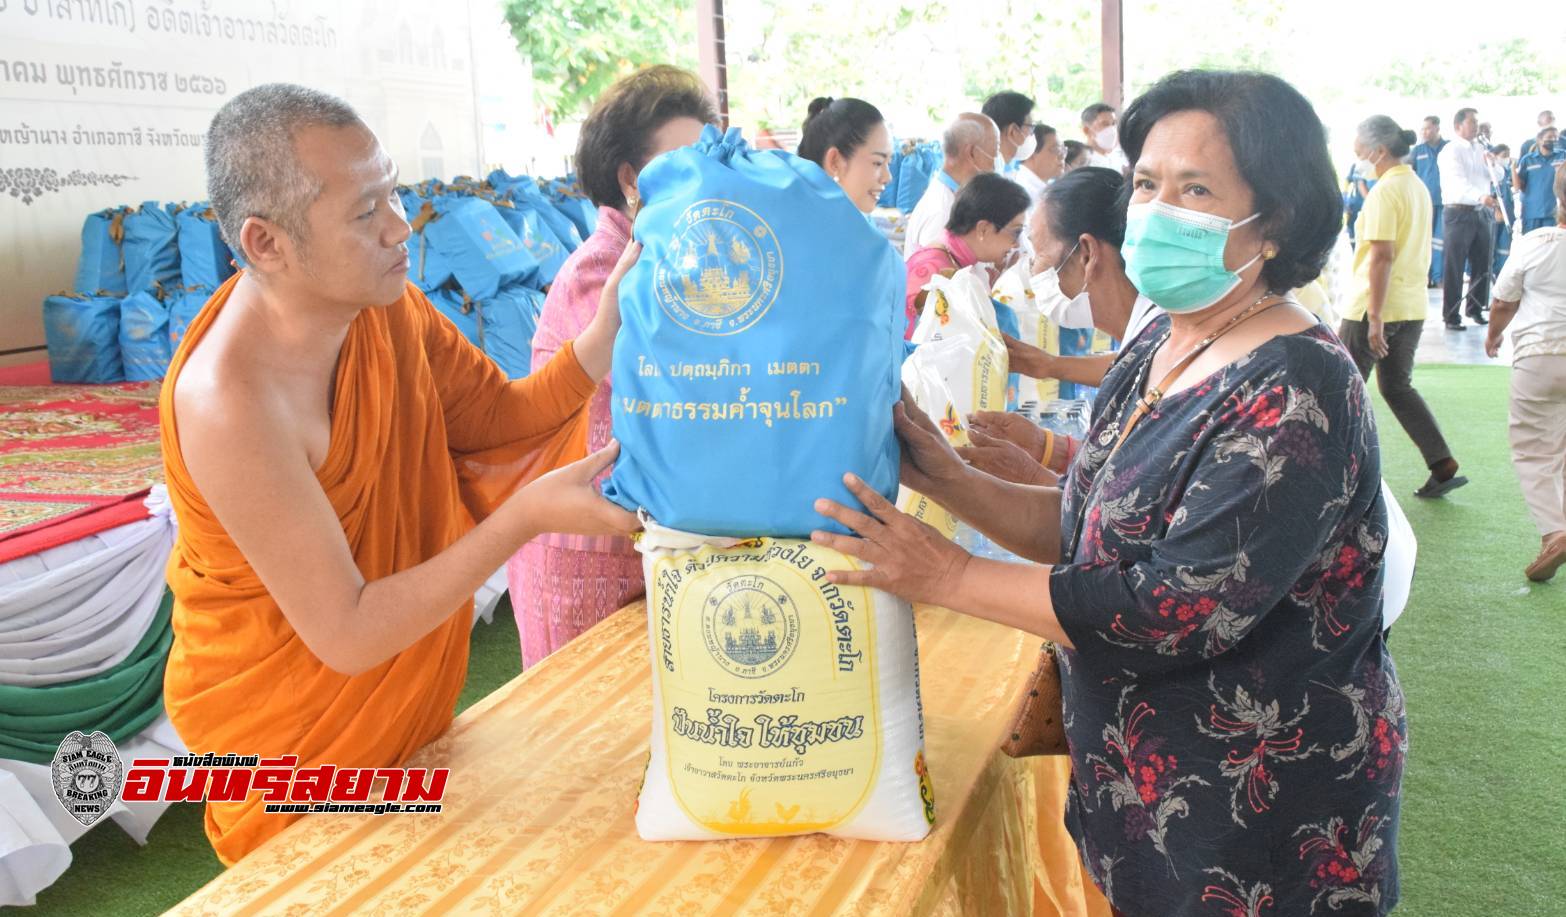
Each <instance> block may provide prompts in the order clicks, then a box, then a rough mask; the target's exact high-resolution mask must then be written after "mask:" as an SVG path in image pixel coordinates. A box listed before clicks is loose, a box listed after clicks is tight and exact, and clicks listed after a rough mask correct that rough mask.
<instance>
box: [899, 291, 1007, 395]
mask: <svg viewBox="0 0 1566 917" xmlns="http://www.w3.org/2000/svg"><path fill="white" fill-rule="evenodd" d="M925 289H927V290H929V291H930V296H929V298H928V299H927V300H926V301H925V308H924V312H923V313H922V314H921V315H920V316H919V324H917V325H916V326H914V333H913V342H914V343H915V344H918V345H921V346H922V345H925V344H929V343H932V342H935V341H943V340H948V339H952V338H965V339H967V341H968V346H967V348H966V349H965V351H964V354H965V355H964V356H963V357H962V358H961V359H943V360H941V361H939V363H938V365H937V369H938V370H939V372H940V375H941V380H942V381H943V382H945V383H946V388H947V390H948V391H949V392H951V395H952V400H953V401H954V403H955V404H956V406H957V412H958V414H959V415H960V416H962V417H967V416H968V415H969V414H972V413H973V412H974V411H1004V410H1006V374H1007V373H1008V372H1009V371H1010V370H1009V369H1008V368H1007V362H1008V361H1007V358H1006V343H1005V342H1004V341H1002V340H1001V336H1000V326H999V325H997V324H996V322H995V305H994V304H993V303H991V302H990V287H989V284H988V282H986V280H985V279H984V278H983V277H982V276H981V275H980V274H979V273H978V272H977V269H976V268H972V267H965V268H963V269H962V270H960V271H958V272H957V273H956V274H953V275H952V276H951V277H943V276H941V275H940V274H936V275H935V276H933V277H931V278H930V282H929V283H928V284H927V285H926V286H925Z"/></svg>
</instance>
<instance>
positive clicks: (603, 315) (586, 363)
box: [574, 242, 642, 382]
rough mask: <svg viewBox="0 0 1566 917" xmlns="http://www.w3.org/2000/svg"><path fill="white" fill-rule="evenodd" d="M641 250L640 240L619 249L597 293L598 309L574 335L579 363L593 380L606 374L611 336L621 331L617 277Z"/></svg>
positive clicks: (611, 360) (634, 259) (610, 349)
mask: <svg viewBox="0 0 1566 917" xmlns="http://www.w3.org/2000/svg"><path fill="white" fill-rule="evenodd" d="M641 254H642V243H640V242H632V243H631V244H630V245H627V246H626V247H625V251H623V252H621V253H620V260H619V261H618V262H616V263H615V266H614V270H613V271H611V272H610V273H609V279H608V280H606V281H604V288H603V290H602V291H601V292H600V293H599V294H598V311H597V312H595V313H593V320H592V321H590V322H588V323H587V327H586V328H584V329H583V330H582V333H581V334H579V335H577V338H576V343H575V345H574V347H575V350H576V361H577V362H578V363H580V364H582V371H583V372H585V373H587V375H588V377H589V378H591V379H592V380H593V381H595V382H597V381H601V380H602V379H603V378H604V377H605V376H607V375H609V366H610V364H611V363H612V362H613V361H614V338H615V335H617V334H619V333H620V280H621V279H622V278H624V277H625V274H626V272H627V271H629V270H630V269H631V266H632V265H634V264H635V263H636V259H637V258H639V257H641Z"/></svg>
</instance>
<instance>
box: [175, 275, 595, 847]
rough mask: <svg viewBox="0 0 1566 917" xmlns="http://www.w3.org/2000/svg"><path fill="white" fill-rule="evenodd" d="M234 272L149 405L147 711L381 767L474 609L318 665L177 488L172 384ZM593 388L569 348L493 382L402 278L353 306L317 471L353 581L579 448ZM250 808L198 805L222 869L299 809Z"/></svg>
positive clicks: (219, 741) (452, 532)
mask: <svg viewBox="0 0 1566 917" xmlns="http://www.w3.org/2000/svg"><path fill="white" fill-rule="evenodd" d="M237 280H238V277H235V278H234V279H232V280H230V281H229V282H228V283H227V284H225V285H224V286H223V287H222V288H221V289H219V290H218V291H217V293H215V294H214V295H213V297H212V300H211V301H210V302H209V303H208V304H207V306H206V308H205V309H203V310H202V311H201V314H200V315H199V316H198V317H197V318H196V320H195V321H193V322H192V323H191V324H190V327H189V329H188V331H187V332H186V335H185V339H184V341H183V342H182V343H181V345H180V347H179V350H178V352H177V353H176V354H175V355H174V359H173V361H172V363H171V364H170V366H169V371H168V379H167V382H166V383H165V385H164V386H163V397H162V400H161V402H160V404H159V412H160V417H161V422H162V435H163V457H164V468H165V472H166V474H167V480H168V488H169V497H170V499H171V501H172V502H173V505H174V511H175V514H176V516H177V518H178V521H179V534H178V540H177V542H176V544H175V546H174V553H173V556H172V557H171V558H170V560H169V566H168V582H169V586H170V588H171V589H172V590H173V593H174V645H173V648H172V649H171V650H170V653H169V662H168V668H167V673H166V675H165V676H164V703H165V705H166V706H167V709H168V713H169V717H170V719H171V720H172V721H173V723H174V727H175V729H177V730H178V732H179V735H180V738H181V739H183V740H184V741H185V744H186V745H187V746H188V747H189V748H190V750H191V751H192V752H193V753H195V754H203V753H205V752H212V753H214V754H226V753H230V752H231V753H234V754H246V755H249V754H255V755H261V756H262V757H268V756H278V755H290V754H291V755H298V756H299V766H300V767H311V766H316V765H321V764H335V765H339V766H354V767H389V766H395V765H397V764H399V763H400V762H402V761H404V760H405V759H406V758H407V757H408V756H409V755H410V754H411V753H412V752H413V751H414V750H416V749H418V748H419V747H420V746H422V745H424V744H425V743H426V742H428V741H430V740H431V739H433V738H434V737H436V736H438V735H439V734H441V733H442V732H443V731H445V729H446V728H447V726H448V725H449V724H450V722H451V719H452V715H453V711H454V709H455V705H456V701H457V694H458V692H459V691H461V689H462V684H463V681H464V680H465V678H466V676H467V669H468V636H469V631H470V628H471V626H472V620H473V602H472V600H471V599H469V600H467V601H465V602H463V603H462V605H461V606H460V607H457V608H453V609H452V610H451V616H450V617H449V618H447V619H446V621H445V622H444V623H442V624H440V625H439V626H438V627H436V628H435V629H434V630H433V631H431V632H430V633H428V634H426V635H425V636H424V637H423V638H421V639H420V640H419V641H418V642H416V643H414V644H413V645H412V646H410V647H408V648H407V649H405V650H403V651H402V652H401V653H399V654H397V655H396V656H394V657H393V658H391V659H389V660H387V661H386V662H384V663H382V664H380V665H378V666H376V667H375V668H373V669H371V670H369V671H367V672H364V673H362V674H360V675H355V676H347V675H343V674H341V673H338V672H335V671H333V670H332V669H330V668H328V667H327V666H326V665H325V664H323V663H322V662H321V661H320V660H319V659H318V658H316V656H315V654H313V653H311V652H310V650H309V649H308V648H307V647H306V646H305V644H304V642H303V641H302V640H301V639H300V638H299V635H298V634H297V633H295V632H294V629H293V628H292V627H290V626H289V624H288V621H287V620H286V619H285V618H284V617H283V614H282V612H281V611H280V610H279V609H278V607H277V603H276V602H275V601H273V599H272V597H271V595H270V594H268V593H267V591H266V588H265V587H264V586H262V584H261V582H260V580H259V579H258V578H257V577H256V574H255V571H254V570H252V569H251V568H250V565H249V564H248V563H246V561H245V558H244V556H243V555H242V554H240V553H239V551H238V550H237V549H236V548H235V546H234V542H233V539H232V538H230V537H229V536H228V534H227V533H226V532H225V531H224V529H223V526H222V525H221V524H220V523H219V522H218V520H217V518H216V517H215V516H214V515H213V513H212V510H211V508H210V507H208V506H207V504H206V503H205V502H204V501H203V500H202V498H201V493H200V492H199V491H198V490H197V488H196V486H195V484H194V483H192V481H191V479H190V474H189V472H188V471H187V470H186V469H185V464H184V461H183V459H182V457H181V453H180V446H179V431H178V429H177V427H176V425H175V422H174V402H173V398H172V396H171V393H172V392H173V390H174V381H175V380H176V379H178V377H179V373H180V370H181V368H182V367H183V366H184V363H185V359H186V357H187V356H188V355H189V354H190V352H191V351H192V349H193V348H195V347H196V346H198V345H199V343H200V341H201V338H202V336H203V335H204V334H205V333H206V331H207V329H208V328H210V327H211V326H212V323H213V321H214V320H215V319H216V318H217V316H218V315H219V314H220V313H221V311H222V309H223V306H224V303H225V302H226V301H227V300H228V297H229V294H230V293H231V292H232V291H233V288H234V284H235V283H236V282H237ZM595 388H596V386H595V384H594V382H593V380H592V379H590V378H588V376H587V375H586V374H585V373H584V372H583V371H582V368H581V366H580V365H579V364H578V363H577V360H576V355H575V352H574V351H573V350H572V348H571V347H570V345H567V346H566V347H565V348H563V349H562V350H561V352H560V353H559V354H558V355H556V357H555V358H554V359H553V360H551V361H550V362H549V363H548V364H547V365H545V366H544V367H542V368H540V369H539V370H538V371H537V372H536V373H534V374H533V375H531V376H529V377H528V378H526V379H523V380H519V381H516V382H507V380H506V378H505V376H504V374H502V373H501V372H500V370H499V369H497V368H496V367H495V365H494V364H493V363H491V362H490V361H489V360H488V359H487V358H486V357H485V356H484V355H483V354H482V353H481V352H480V351H479V350H478V349H477V348H475V347H473V346H472V345H471V344H469V343H468V341H467V340H466V339H464V338H463V337H462V335H461V334H460V333H459V332H458V331H457V330H456V328H455V327H453V326H452V325H451V323H450V322H448V321H446V320H445V319H443V318H442V317H441V316H440V315H439V313H437V312H436V311H435V309H434V307H433V306H431V305H430V302H429V300H428V299H426V298H425V297H424V295H423V294H422V293H420V292H419V291H418V290H417V289H416V288H415V287H414V286H413V285H412V284H409V285H408V287H407V289H406V291H405V292H404V294H403V297H402V299H400V300H398V301H397V302H396V303H395V304H394V305H391V306H388V307H386V308H371V309H365V310H364V311H363V312H361V313H359V315H358V316H357V317H356V318H355V319H354V320H353V323H352V325H350V326H349V329H348V335H347V339H346V340H345V341H344V343H343V349H342V356H341V358H340V360H339V362H338V368H337V385H336V394H335V396H334V400H333V413H332V421H331V440H330V445H329V447H328V450H327V454H326V458H325V460H324V461H323V463H322V465H321V468H320V470H319V471H318V472H317V473H316V478H317V480H319V481H320V484H321V487H322V489H323V490H324V491H325V492H326V496H327V498H328V499H329V500H330V501H331V503H332V506H333V508H335V509H336V510H337V516H338V519H339V520H340V521H341V522H342V526H343V535H344V536H345V537H346V538H347V539H348V545H349V547H350V549H351V550H352V551H353V556H354V560H355V562H356V563H357V564H358V566H359V570H360V572H361V573H362V574H363V575H364V578H365V579H366V580H375V579H380V578H381V577H385V576H388V575H390V574H393V573H397V572H398V571H401V570H406V569H408V568H410V567H413V566H415V565H416V564H419V563H421V562H423V561H425V560H428V559H429V558H431V557H433V556H434V555H435V554H437V553H439V552H440V551H442V550H444V549H445V548H446V547H448V546H449V545H451V544H452V543H453V542H455V541H456V540H457V539H458V538H459V537H460V536H461V535H462V534H463V533H465V532H467V531H468V530H469V529H470V528H471V527H472V526H473V524H474V519H475V516H478V515H482V514H484V513H487V512H488V511H489V509H492V508H493V507H494V506H495V505H498V502H499V501H500V500H502V499H504V497H505V496H506V495H508V494H509V493H511V491H512V490H513V489H514V488H515V487H516V486H517V485H518V484H520V483H523V482H525V481H526V480H530V479H531V478H533V477H535V476H537V475H538V474H541V473H543V472H546V471H548V470H550V469H552V468H555V467H558V466H559V465H562V464H565V463H566V462H570V461H574V460H576V459H578V458H581V457H582V456H583V454H584V452H585V449H586V443H587V410H586V405H587V401H588V399H589V398H590V397H591V396H592V394H593V391H594V389H595ZM306 611H308V609H306ZM264 808H265V806H264V803H263V802H262V801H261V800H260V797H259V796H258V795H254V794H252V795H251V796H250V797H249V798H248V799H246V800H245V801H244V802H209V803H208V804H207V810H206V831H207V837H208V838H209V839H210V840H211V842H212V846H213V848H214V849H215V850H216V852H217V855H218V859H220V860H222V861H223V863H224V864H226V865H232V864H233V863H234V862H235V861H237V860H238V859H239V858H240V857H243V856H244V855H245V854H247V853H249V852H250V851H251V850H254V849H255V848H256V847H257V846H259V845H260V844H261V843H262V842H263V841H265V840H266V839H267V838H269V837H271V836H272V835H274V834H277V833H278V832H279V831H281V830H283V828H285V827H287V826H288V825H289V824H290V823H291V822H293V821H295V820H296V819H297V818H298V817H299V816H297V815H283V814H267V813H266V812H265V811H264Z"/></svg>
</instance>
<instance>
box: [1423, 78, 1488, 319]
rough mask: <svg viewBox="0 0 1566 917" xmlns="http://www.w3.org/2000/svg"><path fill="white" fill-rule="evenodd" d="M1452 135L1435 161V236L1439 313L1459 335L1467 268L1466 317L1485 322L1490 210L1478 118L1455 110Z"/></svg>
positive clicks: (1473, 112) (1485, 163)
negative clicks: (1438, 239)
mask: <svg viewBox="0 0 1566 917" xmlns="http://www.w3.org/2000/svg"><path fill="white" fill-rule="evenodd" d="M1452 130H1453V131H1454V132H1455V133H1456V134H1457V136H1456V137H1454V138H1452V140H1451V141H1449V142H1448V143H1447V144H1446V146H1444V147H1442V148H1441V154H1440V155H1439V156H1437V157H1436V164H1437V166H1438V167H1439V169H1440V172H1441V203H1442V205H1443V209H1442V213H1441V225H1442V232H1441V236H1442V238H1443V240H1444V245H1443V248H1444V252H1443V258H1444V262H1443V270H1442V274H1443V276H1442V278H1441V280H1442V283H1441V286H1442V294H1443V295H1442V302H1441V306H1442V308H1441V315H1442V318H1444V319H1445V320H1446V327H1447V330H1448V331H1462V330H1463V329H1464V327H1465V326H1464V325H1463V319H1462V305H1463V303H1464V298H1463V268H1464V266H1465V265H1466V267H1467V268H1468V278H1469V279H1468V297H1467V300H1466V302H1467V304H1468V308H1467V312H1468V317H1469V318H1471V319H1473V321H1474V324H1476V325H1484V324H1487V322H1486V320H1485V317H1484V311H1483V310H1484V307H1485V305H1486V304H1487V303H1489V301H1490V269H1491V267H1492V266H1493V265H1492V256H1491V251H1490V238H1491V232H1492V230H1491V224H1492V223H1493V222H1494V219H1495V217H1494V215H1493V212H1492V210H1491V208H1493V207H1495V206H1496V198H1495V195H1494V194H1493V193H1492V191H1493V189H1492V187H1491V181H1490V164H1489V162H1488V161H1487V159H1486V156H1487V154H1486V152H1485V148H1484V147H1483V146H1482V145H1480V144H1479V143H1477V142H1476V141H1475V140H1474V138H1475V137H1476V136H1478V134H1479V114H1478V112H1476V111H1475V110H1474V109H1472V108H1463V109H1459V110H1458V112H1457V115H1456V117H1454V118H1453V119H1452Z"/></svg>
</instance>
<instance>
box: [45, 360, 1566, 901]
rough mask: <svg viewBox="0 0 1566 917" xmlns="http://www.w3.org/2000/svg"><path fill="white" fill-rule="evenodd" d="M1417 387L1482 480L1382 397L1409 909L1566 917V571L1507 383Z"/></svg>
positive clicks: (91, 887) (104, 859)
mask: <svg viewBox="0 0 1566 917" xmlns="http://www.w3.org/2000/svg"><path fill="white" fill-rule="evenodd" d="M1414 379H1415V384H1416V385H1417V386H1418V387H1419V389H1420V391H1421V392H1422V393H1423V394H1424V395H1425V398H1426V399H1427V400H1428V401H1429V402H1430V404H1431V406H1432V407H1433V409H1434V410H1435V413H1436V416H1437V417H1438V418H1439V420H1440V421H1441V424H1442V428H1443V430H1444V432H1445V433H1446V435H1447V438H1448V440H1449V442H1450V443H1451V445H1452V449H1453V451H1454V452H1455V453H1456V455H1457V458H1458V461H1460V462H1461V463H1462V465H1463V473H1464V474H1466V475H1467V476H1468V477H1469V478H1470V479H1471V480H1472V482H1473V483H1471V484H1469V485H1468V486H1467V487H1465V488H1462V489H1460V490H1457V491H1455V492H1453V493H1452V494H1451V495H1450V496H1448V497H1447V498H1445V499H1444V500H1438V501H1424V500H1418V499H1415V498H1414V497H1413V495H1412V494H1413V491H1414V489H1415V488H1416V487H1418V486H1419V484H1420V483H1422V482H1423V481H1424V479H1425V476H1426V474H1427V472H1426V470H1425V468H1424V466H1423V464H1422V463H1421V462H1420V460H1419V454H1418V452H1417V451H1416V450H1415V449H1414V447H1413V444H1412V443H1410V442H1409V440H1408V437H1407V436H1406V435H1404V433H1403V431H1402V428H1401V427H1399V426H1398V425H1397V422H1396V420H1395V419H1394V418H1393V417H1392V415H1391V412H1390V411H1388V410H1387V408H1386V405H1385V404H1384V403H1382V402H1381V401H1380V398H1379V396H1377V406H1376V410H1377V418H1378V420H1379V421H1380V430H1381V445H1382V474H1383V475H1384V476H1385V477H1386V479H1387V480H1388V481H1389V482H1390V483H1391V484H1392V488H1393V490H1394V491H1395V492H1396V493H1397V495H1398V499H1399V501H1400V502H1401V503H1402V505H1403V508H1404V511H1405V512H1406V513H1407V514H1408V518H1409V520H1410V522H1412V523H1413V526H1414V531H1415V533H1416V535H1417V536H1418V538H1419V565H1418V572H1417V573H1416V575H1415V578H1414V590H1413V596H1412V599H1411V601H1410V603H1409V607H1408V610H1407V611H1406V612H1405V613H1404V616H1403V618H1402V619H1401V620H1400V621H1399V622H1398V624H1397V626H1396V627H1395V628H1394V630H1393V635H1392V641H1391V647H1392V654H1393V657H1394V659H1395V660H1396V662H1397V666H1398V672H1399V674H1400V675H1401V677H1402V680H1403V687H1404V691H1405V692H1406V694H1407V696H1408V708H1409V723H1410V725H1409V731H1410V744H1411V748H1410V752H1409V759H1408V770H1407V774H1406V778H1405V781H1404V797H1403V821H1402V835H1401V850H1400V854H1401V855H1400V857H1399V860H1400V861H1401V864H1402V878H1403V903H1402V905H1401V906H1400V907H1399V908H1398V910H1397V913H1398V914H1399V915H1400V917H1401V915H1407V917H1489V915H1496V917H1500V915H1505V917H1544V915H1559V914H1566V843H1562V842H1561V841H1560V839H1559V834H1558V832H1559V830H1560V826H1561V824H1562V823H1563V822H1566V792H1563V791H1562V789H1561V783H1562V781H1563V779H1566V764H1563V763H1562V762H1563V760H1566V717H1563V716H1562V713H1561V707H1560V705H1559V702H1558V697H1559V694H1560V692H1561V690H1562V686H1563V677H1562V676H1563V653H1562V647H1563V646H1566V574H1562V575H1561V576H1559V577H1557V581H1556V582H1553V583H1550V584H1547V585H1542V586H1531V585H1530V584H1529V583H1528V582H1527V580H1525V579H1524V578H1523V574H1522V569H1523V567H1524V566H1526V565H1527V563H1528V562H1529V561H1530V560H1532V559H1533V556H1534V554H1535V553H1536V552H1537V551H1538V548H1539V539H1538V536H1537V535H1536V533H1535V531H1534V528H1533V525H1532V524H1531V522H1530V521H1529V519H1528V516H1527V512H1526V510H1525V509H1524V508H1523V504H1522V496H1521V494H1520V493H1519V492H1518V489H1517V478H1516V475H1515V474H1513V472H1512V467H1511V459H1510V455H1509V453H1508V451H1507V446H1506V398H1507V370H1506V369H1504V368H1500V367H1467V366H1428V365H1422V366H1420V367H1418V369H1417V370H1416V371H1415V375H1414ZM1372 388H1374V380H1372ZM472 645H473V655H472V662H471V669H470V671H469V674H468V681H467V685H466V686H465V687H464V689H463V692H462V698H461V700H460V701H459V705H458V709H459V710H460V709H465V708H466V707H467V706H468V705H470V704H472V703H473V702H474V701H476V700H478V699H479V698H481V697H483V696H484V695H486V694H488V693H489V692H490V691H493V690H494V689H495V688H497V687H499V686H500V685H501V684H504V683H505V682H506V681H508V680H509V679H511V678H512V677H514V676H515V675H516V674H517V673H518V671H519V670H520V663H519V659H518V652H517V632H516V626H515V622H514V621H513V619H512V617H511V612H510V607H509V605H507V604H504V603H503V604H502V606H501V609H500V610H499V611H497V613H496V621H495V624H493V625H489V626H485V625H483V624H480V625H479V626H478V627H477V628H476V629H475V630H474V634H473V644H472ZM74 851H75V856H76V862H75V863H74V864H73V865H72V867H71V869H70V870H69V871H68V872H67V873H66V874H65V876H64V877H62V879H61V880H60V881H59V882H58V883H57V884H56V885H55V886H54V887H52V888H50V889H48V890H46V891H45V892H43V893H42V894H41V895H40V896H39V907H38V908H36V909H34V911H33V912H34V913H38V914H70V915H75V914H86V913H95V914H155V913H158V912H159V911H160V910H162V909H163V908H165V907H167V906H169V905H172V904H174V903H176V902H178V901H180V900H181V899H183V898H184V897H185V896H186V895H188V894H190V893H191V892H193V891H195V890H196V889H197V888H200V887H201V885H203V884H204V883H205V882H207V881H208V880H209V879H211V878H212V877H213V876H215V875H217V873H218V872H219V871H220V866H219V864H218V862H217V860H216V859H215V858H214V857H213V856H212V853H211V849H210V848H209V847H208V846H207V842H206V838H205V836H204V835H203V834H202V830H201V808H200V807H199V806H193V805H176V806H174V807H172V808H171V809H170V810H169V812H168V814H167V815H165V816H164V817H163V819H162V820H160V821H159V822H158V824H157V827H156V828H154V829H153V832H152V838H151V842H150V843H149V844H148V846H146V847H138V846H137V845H136V844H135V843H134V842H133V841H131V840H130V838H129V837H127V836H126V835H125V833H124V832H123V831H120V830H119V829H118V828H116V827H114V826H107V827H102V828H100V829H97V830H94V831H91V832H89V833H88V834H87V835H86V836H85V837H83V838H82V839H81V840H80V841H78V842H77V843H76V845H75V848H74Z"/></svg>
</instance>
